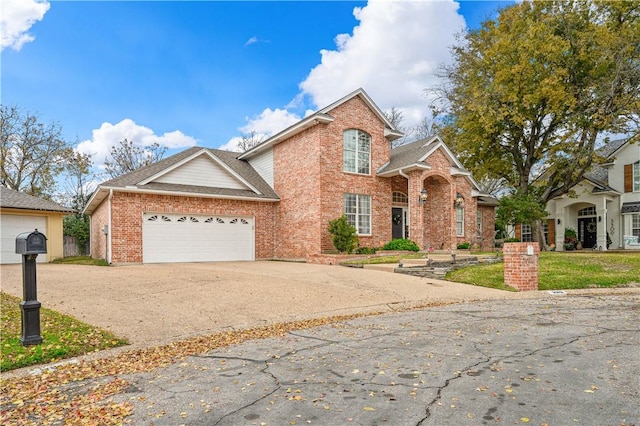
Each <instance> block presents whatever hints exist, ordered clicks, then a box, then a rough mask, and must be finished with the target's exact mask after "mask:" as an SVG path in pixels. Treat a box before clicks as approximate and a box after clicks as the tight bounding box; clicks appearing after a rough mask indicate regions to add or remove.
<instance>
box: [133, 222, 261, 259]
mask: <svg viewBox="0 0 640 426" xmlns="http://www.w3.org/2000/svg"><path fill="white" fill-rule="evenodd" d="M254 253H255V237H254V220H253V218H250V217H239V216H238V217H235V216H233V217H226V216H204V215H176V214H162V213H159V214H145V215H144V216H143V227H142V256H143V262H145V263H165V262H212V261H225V260H226V261H234V260H254V259H255V256H254Z"/></svg>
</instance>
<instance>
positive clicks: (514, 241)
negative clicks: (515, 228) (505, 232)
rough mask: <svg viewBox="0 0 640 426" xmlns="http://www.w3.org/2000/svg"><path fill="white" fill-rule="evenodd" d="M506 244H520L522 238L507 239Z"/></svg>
mask: <svg viewBox="0 0 640 426" xmlns="http://www.w3.org/2000/svg"><path fill="white" fill-rule="evenodd" d="M504 242H505V243H519V242H520V238H507V239H506V240H504Z"/></svg>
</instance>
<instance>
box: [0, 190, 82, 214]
mask: <svg viewBox="0 0 640 426" xmlns="http://www.w3.org/2000/svg"><path fill="white" fill-rule="evenodd" d="M0 207H2V208H6V209H8V208H12V209H22V210H40V211H47V212H62V213H74V212H75V210H73V209H70V208H68V207H64V206H62V205H60V204H58V203H54V202H53V201H48V200H43V199H42V198H37V197H33V196H31V195H27V194H24V193H22V192H18V191H14V190H13V189H9V188H5V187H3V186H0Z"/></svg>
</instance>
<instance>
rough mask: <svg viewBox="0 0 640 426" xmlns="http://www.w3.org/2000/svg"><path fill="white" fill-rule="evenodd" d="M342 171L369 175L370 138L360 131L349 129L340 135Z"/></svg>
mask: <svg viewBox="0 0 640 426" xmlns="http://www.w3.org/2000/svg"><path fill="white" fill-rule="evenodd" d="M342 141H343V150H342V152H343V154H342V170H343V171H345V172H349V173H360V174H364V175H369V174H371V161H370V160H371V136H369V135H368V134H367V133H365V132H363V131H362V130H358V129H349V130H345V131H344V133H343V134H342Z"/></svg>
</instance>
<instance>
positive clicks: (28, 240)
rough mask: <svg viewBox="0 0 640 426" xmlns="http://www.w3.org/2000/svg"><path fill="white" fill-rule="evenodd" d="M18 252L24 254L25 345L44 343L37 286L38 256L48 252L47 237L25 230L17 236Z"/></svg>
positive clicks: (23, 312) (23, 335) (23, 307)
mask: <svg viewBox="0 0 640 426" xmlns="http://www.w3.org/2000/svg"><path fill="white" fill-rule="evenodd" d="M16 253H17V254H21V255H22V290H23V301H22V302H20V311H21V319H22V335H21V336H20V343H22V344H23V345H24V346H27V345H38V344H40V343H42V336H41V335H40V306H41V304H40V302H38V294H37V293H38V292H37V286H36V258H37V257H38V255H39V254H46V253H47V237H46V236H45V235H44V234H42V233H40V232H38V230H37V229H36V230H35V231H34V232H24V233H22V234H20V235H18V236H17V237H16Z"/></svg>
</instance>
